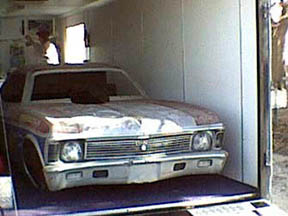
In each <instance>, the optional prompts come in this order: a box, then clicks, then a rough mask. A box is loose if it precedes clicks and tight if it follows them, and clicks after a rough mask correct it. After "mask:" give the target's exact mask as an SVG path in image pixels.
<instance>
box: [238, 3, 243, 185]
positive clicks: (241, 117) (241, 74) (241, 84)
mask: <svg viewBox="0 0 288 216" xmlns="http://www.w3.org/2000/svg"><path fill="white" fill-rule="evenodd" d="M241 8H242V0H239V48H240V67H239V68H240V98H241V100H240V113H241V114H240V122H241V124H240V125H241V128H240V139H241V140H240V141H241V153H240V155H241V180H242V182H244V161H243V158H244V155H243V154H244V145H243V144H244V113H243V112H244V104H243V103H244V102H243V99H244V98H243V88H244V87H243V53H242V51H243V50H242V49H243V41H242V34H243V32H242V13H241V12H242V10H241Z"/></svg>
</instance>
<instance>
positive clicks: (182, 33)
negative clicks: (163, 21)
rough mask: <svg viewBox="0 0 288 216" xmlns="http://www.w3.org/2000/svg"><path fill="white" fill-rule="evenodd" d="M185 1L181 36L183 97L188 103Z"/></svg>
mask: <svg viewBox="0 0 288 216" xmlns="http://www.w3.org/2000/svg"><path fill="white" fill-rule="evenodd" d="M184 14H185V13H184V0H181V22H182V23H181V31H182V32H181V35H182V84H183V89H182V91H183V95H182V100H183V102H186V85H185V77H186V76H185V75H186V74H185V73H186V67H185V66H186V54H185V33H184V23H185V20H184Z"/></svg>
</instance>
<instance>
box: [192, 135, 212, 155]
mask: <svg viewBox="0 0 288 216" xmlns="http://www.w3.org/2000/svg"><path fill="white" fill-rule="evenodd" d="M211 145H212V137H211V135H210V134H209V133H208V132H200V133H197V134H196V135H195V136H194V137H193V141H192V147H193V150H195V151H207V150H209V149H211Z"/></svg>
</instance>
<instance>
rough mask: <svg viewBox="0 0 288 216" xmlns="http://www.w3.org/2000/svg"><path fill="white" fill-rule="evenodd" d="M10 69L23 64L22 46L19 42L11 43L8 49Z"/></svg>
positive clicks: (23, 53)
mask: <svg viewBox="0 0 288 216" xmlns="http://www.w3.org/2000/svg"><path fill="white" fill-rule="evenodd" d="M9 54H10V59H9V62H10V68H16V67H19V66H22V65H24V64H25V52H24V45H23V44H21V43H20V42H17V41H13V42H12V43H11V44H10V47H9Z"/></svg>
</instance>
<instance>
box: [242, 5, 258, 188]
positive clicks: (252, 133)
mask: <svg viewBox="0 0 288 216" xmlns="http://www.w3.org/2000/svg"><path fill="white" fill-rule="evenodd" d="M241 12H242V13H241V45H242V47H241V54H242V56H241V60H242V64H241V65H242V89H243V91H242V98H243V101H242V105H243V161H244V162H243V170H244V173H243V175H244V176H243V180H244V181H245V182H246V183H248V184H251V185H253V186H257V185H258V180H257V176H258V146H257V145H256V143H258V136H257V134H258V128H257V126H258V125H257V121H258V106H257V103H258V102H257V101H258V95H257V88H258V87H257V47H256V46H257V32H256V30H257V29H256V28H255V26H256V25H257V24H256V2H254V1H251V0H241Z"/></svg>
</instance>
